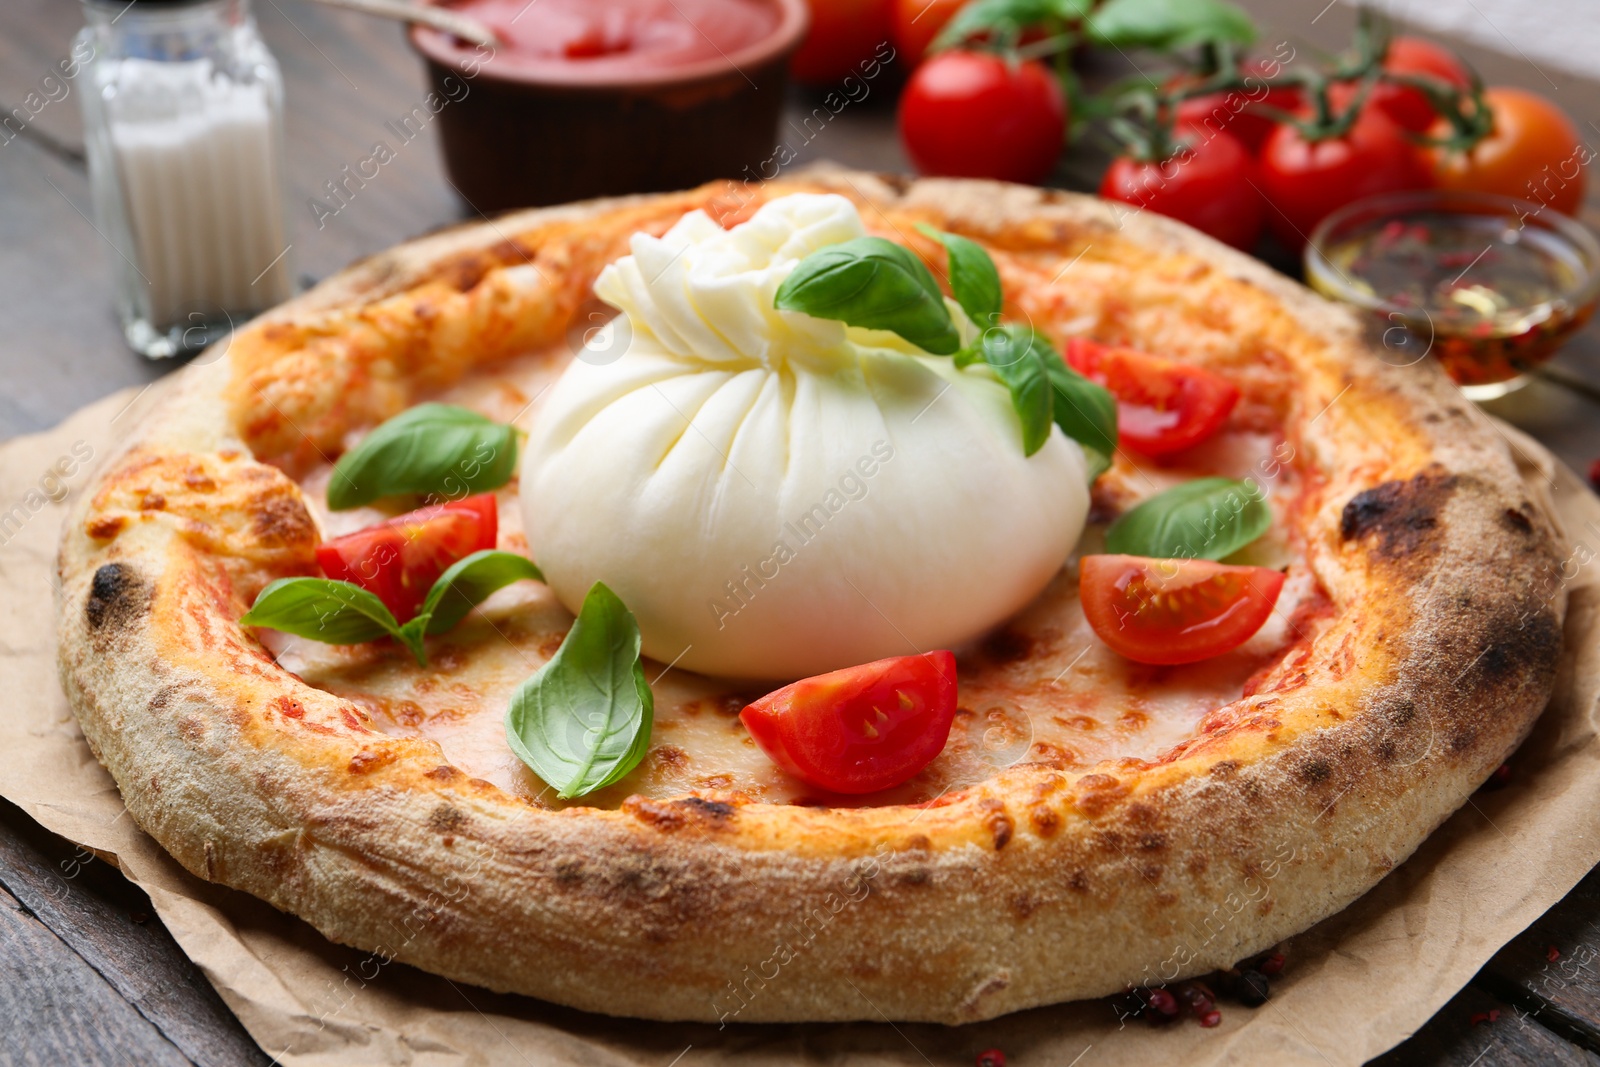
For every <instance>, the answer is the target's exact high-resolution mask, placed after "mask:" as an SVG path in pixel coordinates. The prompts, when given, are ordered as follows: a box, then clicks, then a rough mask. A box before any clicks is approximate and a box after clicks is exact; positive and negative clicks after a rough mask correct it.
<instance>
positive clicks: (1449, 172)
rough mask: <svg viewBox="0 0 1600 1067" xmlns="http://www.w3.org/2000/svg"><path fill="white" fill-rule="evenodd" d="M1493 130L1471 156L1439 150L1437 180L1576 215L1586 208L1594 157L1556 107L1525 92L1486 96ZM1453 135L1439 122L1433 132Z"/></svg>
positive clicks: (1499, 91)
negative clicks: (1588, 167)
mask: <svg viewBox="0 0 1600 1067" xmlns="http://www.w3.org/2000/svg"><path fill="white" fill-rule="evenodd" d="M1483 98H1484V103H1485V104H1486V105H1487V106H1488V108H1489V112H1490V116H1491V120H1492V122H1493V129H1492V130H1491V131H1490V133H1489V136H1487V137H1485V138H1484V139H1483V140H1482V141H1479V142H1478V144H1477V145H1476V146H1474V147H1473V148H1472V150H1471V151H1469V152H1457V151H1454V150H1452V149H1446V148H1436V149H1434V150H1433V152H1432V159H1433V173H1434V179H1435V180H1436V181H1437V183H1438V184H1439V186H1440V187H1441V188H1444V189H1469V190H1473V191H1475V192H1480V193H1499V194H1500V195H1501V196H1514V197H1516V198H1517V199H1519V200H1532V201H1533V202H1534V203H1537V204H1546V205H1549V206H1550V207H1552V208H1554V209H1555V210H1557V211H1560V212H1563V213H1564V214H1567V215H1576V214H1577V213H1578V208H1579V206H1580V205H1582V203H1583V190H1584V184H1585V180H1586V175H1585V174H1584V167H1585V165H1586V164H1588V162H1589V161H1590V160H1592V159H1593V158H1594V153H1593V152H1592V151H1591V150H1590V149H1589V147H1588V146H1587V145H1585V144H1584V143H1583V141H1582V140H1581V139H1580V138H1579V136H1578V130H1577V127H1576V126H1574V125H1573V124H1572V120H1571V119H1569V118H1568V117H1567V114H1566V112H1564V111H1562V110H1561V109H1560V108H1559V107H1557V106H1556V105H1555V104H1553V103H1551V102H1550V101H1549V100H1547V99H1545V98H1544V97H1542V96H1540V95H1539V94H1538V93H1530V92H1528V91H1527V90H1525V89H1512V88H1507V87H1505V86H1497V87H1495V88H1492V89H1486V90H1484V94H1483ZM1432 132H1433V133H1434V134H1435V135H1438V136H1444V135H1446V134H1448V133H1449V132H1450V131H1449V127H1448V124H1446V123H1444V122H1442V121H1441V122H1440V124H1439V125H1438V126H1436V127H1434V129H1433V131H1432Z"/></svg>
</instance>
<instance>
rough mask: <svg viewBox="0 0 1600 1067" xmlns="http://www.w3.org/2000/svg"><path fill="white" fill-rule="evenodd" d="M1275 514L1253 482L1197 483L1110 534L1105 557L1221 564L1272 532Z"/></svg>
mask: <svg viewBox="0 0 1600 1067" xmlns="http://www.w3.org/2000/svg"><path fill="white" fill-rule="evenodd" d="M1271 525H1272V509H1271V508H1269V507H1267V502H1266V499H1265V497H1264V495H1263V494H1262V491H1261V486H1260V485H1258V484H1256V482H1255V481H1254V480H1252V479H1246V480H1245V481H1234V480H1233V479H1231V478H1197V479H1195V480H1194V481H1192V482H1185V483H1183V484H1182V485H1180V486H1176V487H1175V488H1172V489H1168V490H1167V491H1166V492H1164V493H1159V494H1157V495H1156V496H1153V497H1151V498H1150V499H1149V500H1146V501H1145V502H1144V503H1143V504H1140V505H1139V506H1138V507H1136V508H1134V509H1133V510H1132V511H1130V512H1128V513H1127V514H1126V515H1124V516H1122V517H1121V518H1120V519H1118V520H1117V521H1116V522H1114V523H1112V524H1111V529H1109V530H1107V531H1106V551H1107V552H1114V553H1121V554H1125V555H1129V556H1151V557H1154V558H1156V559H1222V558H1223V557H1225V556H1231V555H1232V554H1233V553H1235V552H1237V551H1239V549H1241V548H1243V547H1244V546H1245V545H1248V544H1249V543H1250V542H1251V541H1254V540H1255V539H1256V538H1258V537H1260V536H1261V535H1262V534H1264V533H1266V532H1267V529H1268V527H1270V526H1271Z"/></svg>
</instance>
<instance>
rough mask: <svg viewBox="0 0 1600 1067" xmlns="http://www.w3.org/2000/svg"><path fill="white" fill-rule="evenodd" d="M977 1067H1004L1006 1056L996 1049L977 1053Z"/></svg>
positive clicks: (987, 1049)
mask: <svg viewBox="0 0 1600 1067" xmlns="http://www.w3.org/2000/svg"><path fill="white" fill-rule="evenodd" d="M978 1067H1006V1054H1005V1053H1004V1052H1001V1051H1000V1050H999V1049H997V1048H986V1049H984V1050H983V1051H982V1052H980V1053H978Z"/></svg>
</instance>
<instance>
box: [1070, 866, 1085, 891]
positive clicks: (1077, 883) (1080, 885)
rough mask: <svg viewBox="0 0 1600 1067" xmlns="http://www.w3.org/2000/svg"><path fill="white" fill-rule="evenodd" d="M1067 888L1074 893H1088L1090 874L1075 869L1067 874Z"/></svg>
mask: <svg viewBox="0 0 1600 1067" xmlns="http://www.w3.org/2000/svg"><path fill="white" fill-rule="evenodd" d="M1067 888H1068V889H1070V890H1072V891H1073V892H1074V893H1087V892H1088V891H1089V876H1088V875H1086V874H1084V873H1083V872H1082V871H1073V872H1072V873H1071V874H1069V875H1067Z"/></svg>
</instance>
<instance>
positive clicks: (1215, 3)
mask: <svg viewBox="0 0 1600 1067" xmlns="http://www.w3.org/2000/svg"><path fill="white" fill-rule="evenodd" d="M1087 28H1088V31H1089V39H1090V40H1091V41H1093V42H1094V43H1096V44H1103V45H1110V46H1112V47H1115V48H1153V49H1157V50H1159V51H1171V50H1173V49H1177V48H1188V47H1189V46H1191V45H1197V44H1206V43H1211V42H1223V43H1231V44H1239V45H1246V44H1250V43H1251V42H1252V41H1254V40H1255V39H1256V27H1255V23H1254V22H1252V21H1251V20H1250V16H1249V15H1247V14H1246V13H1245V12H1244V11H1243V10H1242V9H1241V8H1239V7H1236V6H1235V5H1233V4H1231V3H1228V2H1227V0H1106V2H1105V3H1104V4H1102V5H1101V6H1100V7H1099V8H1098V9H1097V10H1096V11H1095V12H1094V14H1093V15H1091V16H1089V18H1088V20H1087Z"/></svg>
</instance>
